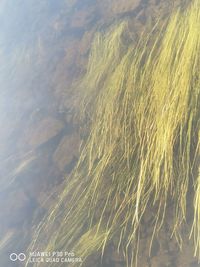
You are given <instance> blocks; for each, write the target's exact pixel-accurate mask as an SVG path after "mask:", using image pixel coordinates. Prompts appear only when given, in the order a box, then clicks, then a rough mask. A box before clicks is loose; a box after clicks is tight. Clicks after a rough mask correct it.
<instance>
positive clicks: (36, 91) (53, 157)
mask: <svg viewBox="0 0 200 267" xmlns="http://www.w3.org/2000/svg"><path fill="white" fill-rule="evenodd" d="M178 2H179V1H175V4H176V3H177V4H178ZM172 3H173V4H174V1H172V0H168V1H164V0H163V1H162V0H160V1H154V0H150V1H147V0H146V1H143V0H81V1H80V0H57V1H54V0H48V1H47V0H40V1H39V0H38V1H37V0H29V1H25V0H15V1H12V0H2V1H1V2H0V32H1V33H0V88H1V91H0V126H1V131H0V140H1V142H0V237H1V239H0V250H1V254H0V255H1V256H0V261H1V264H0V266H4V267H8V266H22V265H20V263H19V265H18V263H16V262H15V263H13V262H11V261H10V260H9V254H10V253H11V252H16V253H18V252H23V251H25V250H26V247H27V244H28V243H29V240H30V238H31V231H32V229H33V227H34V226H35V224H36V222H39V220H40V218H41V216H42V215H43V214H44V213H45V210H46V209H47V208H48V207H49V205H50V204H51V203H52V201H53V200H54V195H56V192H59V187H60V186H61V185H62V181H63V179H64V176H65V175H66V173H70V172H71V170H72V169H73V167H74V165H75V164H76V161H77V158H78V151H79V150H78V148H79V144H80V141H81V140H80V139H81V137H80V136H79V134H78V127H77V122H76V121H74V119H73V112H74V110H75V109H76V92H74V91H70V88H71V84H72V82H73V81H75V80H77V79H78V78H79V77H80V76H81V74H82V73H84V71H85V68H86V63H87V59H88V53H89V50H90V45H91V41H92V39H93V36H94V33H95V32H96V31H97V30H98V29H99V28H102V27H107V26H108V25H109V24H111V23H112V22H113V21H115V20H117V19H120V18H122V17H123V18H124V17H127V18H128V19H129V23H130V27H131V29H132V31H133V36H134V38H137V36H138V34H139V33H140V32H141V31H142V30H143V28H144V25H146V24H148V23H152V22H153V21H154V20H155V18H156V17H157V16H158V15H161V14H162V15H163V16H165V15H166V14H167V13H168V12H169V11H170V8H171V5H172ZM147 223H148V222H147ZM165 235H166V233H165V232H164V233H163V235H162V238H161V241H159V242H157V243H156V244H155V245H154V246H153V250H154V252H153V257H152V258H150V257H147V259H146V263H145V264H148V265H143V266H152V267H154V266H161V263H163V262H165V263H166V264H167V262H168V265H166V264H164V265H162V266H193V267H195V266H197V263H196V261H194V260H193V259H192V250H190V249H188V247H187V248H186V249H185V251H186V255H187V257H184V255H182V254H181V255H179V252H178V250H176V249H177V248H176V245H174V243H173V242H171V243H169V244H168V243H167V242H168V241H169V240H168V239H167V238H166V236H165ZM147 237H148V234H147ZM167 240H168V241H167ZM143 246H144V249H146V245H145V239H144V242H143ZM172 251H173V253H174V251H175V253H174V254H173V256H171V255H169V254H170V253H171V252H172ZM107 254H108V255H107ZM107 254H106V255H107V256H106V257H107V258H106V260H105V262H104V266H123V261H121V259H120V256H119V255H116V252H115V251H112V249H111V248H108V252H107ZM176 261H177V262H179V265H176ZM181 261H182V262H181ZM192 261H193V262H192ZM170 262H171V263H170ZM170 264H171V265H170ZM93 266H94V265H93Z"/></svg>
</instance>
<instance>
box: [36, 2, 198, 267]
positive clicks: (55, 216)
mask: <svg viewBox="0 0 200 267" xmlns="http://www.w3.org/2000/svg"><path fill="white" fill-rule="evenodd" d="M159 28H160V26H158V25H156V26H155V28H154V29H153V30H152V32H154V31H155V30H156V36H155V35H154V34H152V33H151V34H149V35H148V36H147V35H145V34H144V35H143V36H142V38H141V40H140V41H139V42H138V44H137V45H136V46H133V45H131V44H129V45H128V44H127V42H125V41H124V39H125V35H126V34H127V24H126V23H124V22H122V23H120V24H118V25H117V26H115V27H113V28H111V29H110V30H109V31H108V32H103V33H102V32H101V33H98V34H97V35H96V37H95V40H94V42H93V45H92V49H91V54H90V59H89V64H88V71H87V73H86V74H85V76H84V78H83V80H82V82H81V86H80V88H79V89H80V90H81V93H82V95H83V100H82V103H81V105H80V113H82V115H81V118H82V120H83V121H87V127H88V129H89V130H88V132H89V133H88V137H87V140H85V143H84V144H83V145H82V151H81V155H80V159H79V161H78V164H77V166H76V168H75V170H74V172H73V174H72V176H71V177H70V179H67V182H66V184H65V187H64V189H63V192H62V194H61V195H60V198H59V199H60V200H59V201H58V203H57V204H56V205H55V206H54V208H52V210H51V211H50V213H49V215H48V217H47V218H45V219H44V221H43V222H41V225H40V226H39V229H38V232H37V236H40V234H41V233H46V235H48V238H46V239H47V244H45V245H44V247H45V250H50V251H55V250H57V251H59V250H67V251H70V250H73V251H74V252H75V253H76V255H77V256H78V257H82V259H83V260H85V259H87V257H88V256H90V255H91V254H92V253H94V252H96V251H102V254H103V252H104V249H105V246H106V245H107V244H108V243H109V241H110V240H112V239H113V238H115V241H116V240H117V247H118V250H121V251H123V253H124V256H125V258H126V262H127V265H130V266H135V264H136V263H135V262H134V261H133V260H134V259H135V258H136V256H137V255H136V252H135V251H137V250H134V249H133V248H134V247H135V246H137V243H138V239H139V234H140V223H141V219H142V218H143V216H144V214H145V211H146V210H147V209H148V207H149V206H154V211H155V220H154V233H153V235H154V234H156V232H157V231H159V229H160V227H161V226H162V223H163V221H164V220H165V211H166V206H167V203H168V199H169V198H170V199H172V200H173V202H174V205H175V212H174V227H173V228H174V231H173V233H174V234H175V236H176V237H177V240H178V241H179V242H180V243H181V236H180V235H179V229H180V226H181V225H182V223H183V222H184V221H186V204H187V195H188V191H189V188H190V186H191V185H192V188H193V191H194V192H195V197H194V221H193V227H192V232H191V234H193V236H194V241H195V254H198V255H199V251H200V177H199V176H198V174H197V173H196V172H195V170H197V168H198V167H197V164H198V160H199V158H198V157H199V137H198V131H199V123H200V119H199V112H200V109H199V108H200V107H199V105H200V104H199V93H200V87H199V86H200V77H199V71H200V35H199V29H200V1H199V0H194V1H192V3H191V4H190V6H188V7H187V9H186V10H184V11H183V10H182V11H181V10H178V11H176V12H175V13H174V14H173V15H172V17H171V18H170V20H169V21H167V23H165V25H163V26H162V27H161V28H162V29H160V30H158V29H159ZM40 243H41V237H40V238H39V237H36V238H35V240H34V241H33V246H32V247H34V248H35V249H36V248H37V246H38V244H39V245H40ZM52 265H54V263H48V266H52ZM60 265H62V264H61V263H60ZM56 266H59V264H57V265H56Z"/></svg>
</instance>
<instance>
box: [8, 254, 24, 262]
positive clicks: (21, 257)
mask: <svg viewBox="0 0 200 267" xmlns="http://www.w3.org/2000/svg"><path fill="white" fill-rule="evenodd" d="M10 260H11V261H17V260H18V261H25V260H26V255H25V254H24V253H19V254H16V253H11V254H10Z"/></svg>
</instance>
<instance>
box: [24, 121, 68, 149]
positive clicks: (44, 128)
mask: <svg viewBox="0 0 200 267" xmlns="http://www.w3.org/2000/svg"><path fill="white" fill-rule="evenodd" d="M63 127H64V125H63V123H62V122H61V121H59V120H57V119H55V118H51V117H47V118H45V119H43V120H41V121H39V122H37V123H36V124H34V125H31V126H30V127H29V129H27V132H26V134H25V140H26V143H27V144H28V145H29V146H31V147H32V148H36V147H38V146H40V145H41V144H43V143H45V142H47V141H49V140H50V139H51V138H53V137H54V136H56V135H57V134H58V133H59V132H60V131H61V130H62V129H63Z"/></svg>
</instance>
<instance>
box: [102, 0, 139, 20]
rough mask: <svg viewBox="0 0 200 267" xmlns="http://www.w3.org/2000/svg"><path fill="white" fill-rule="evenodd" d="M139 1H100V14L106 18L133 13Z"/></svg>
mask: <svg viewBox="0 0 200 267" xmlns="http://www.w3.org/2000/svg"><path fill="white" fill-rule="evenodd" d="M140 2H141V0H115V1H114V2H113V1H112V0H103V1H102V0H100V6H101V7H102V14H103V15H106V16H110V15H111V16H112V15H119V14H123V13H126V12H131V11H133V10H134V9H135V8H136V7H137V6H138V5H139V4H140Z"/></svg>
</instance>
